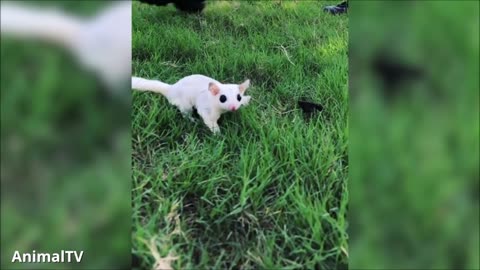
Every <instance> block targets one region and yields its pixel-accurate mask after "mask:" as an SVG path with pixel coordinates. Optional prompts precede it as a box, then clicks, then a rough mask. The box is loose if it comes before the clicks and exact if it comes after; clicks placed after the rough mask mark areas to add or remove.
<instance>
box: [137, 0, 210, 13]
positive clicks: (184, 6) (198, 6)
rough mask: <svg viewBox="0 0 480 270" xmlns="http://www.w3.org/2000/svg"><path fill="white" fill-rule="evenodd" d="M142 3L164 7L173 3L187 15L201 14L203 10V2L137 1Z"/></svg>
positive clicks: (182, 0)
mask: <svg viewBox="0 0 480 270" xmlns="http://www.w3.org/2000/svg"><path fill="white" fill-rule="evenodd" d="M139 1H140V2H142V3H146V4H150V5H156V6H166V5H168V4H170V3H173V4H174V5H175V7H176V8H177V9H179V10H181V11H184V12H188V13H198V12H202V11H203V9H204V8H205V0H139Z"/></svg>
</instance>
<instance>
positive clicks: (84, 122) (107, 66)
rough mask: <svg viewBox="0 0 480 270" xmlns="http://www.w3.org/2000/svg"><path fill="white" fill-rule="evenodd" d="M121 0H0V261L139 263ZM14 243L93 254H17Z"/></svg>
mask: <svg viewBox="0 0 480 270" xmlns="http://www.w3.org/2000/svg"><path fill="white" fill-rule="evenodd" d="M120 2H122V1H120ZM117 3H118V2H110V1H40V2H39V1H12V2H6V1H2V3H1V4H2V6H1V8H2V9H1V10H2V16H1V22H2V24H1V26H2V37H1V43H0V44H1V50H0V52H1V104H0V107H1V265H0V268H1V269H47V268H48V269H60V268H61V269H119V268H124V269H126V268H129V267H130V224H131V222H130V220H131V214H130V202H131V201H130V192H131V189H130V186H131V185H130V181H131V179H130V131H129V130H130V89H129V87H130V66H131V62H130V61H131V56H130V51H131V49H130V47H131V39H130V36H131V29H130V20H131V19H130V15H131V7H130V3H129V2H127V1H123V4H120V5H118V4H117ZM67 26H69V28H67ZM52 33H53V34H52ZM60 34H61V35H63V36H60ZM59 40H61V41H62V42H58V41H59ZM16 250H18V251H19V252H20V253H23V252H26V253H32V251H33V250H35V251H36V252H37V253H39V252H51V253H53V252H60V251H61V250H77V251H84V254H83V259H82V262H81V263H80V264H38V263H32V264H18V263H16V264H12V263H11V260H12V256H13V254H14V251H16Z"/></svg>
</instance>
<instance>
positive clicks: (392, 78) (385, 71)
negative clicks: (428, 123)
mask: <svg viewBox="0 0 480 270" xmlns="http://www.w3.org/2000/svg"><path fill="white" fill-rule="evenodd" d="M371 69H372V70H373V72H374V74H375V75H376V76H377V77H378V78H379V79H380V80H381V82H382V84H383V93H384V94H385V97H387V98H391V97H393V96H396V95H398V91H401V88H402V87H403V86H405V85H404V83H408V82H412V81H413V80H418V79H422V78H424V75H425V72H424V70H423V69H422V68H420V67H419V66H415V65H412V64H407V63H404V62H402V60H398V59H395V58H394V56H392V55H391V54H388V53H386V52H381V53H378V54H377V55H375V56H374V57H373V61H372V67H371Z"/></svg>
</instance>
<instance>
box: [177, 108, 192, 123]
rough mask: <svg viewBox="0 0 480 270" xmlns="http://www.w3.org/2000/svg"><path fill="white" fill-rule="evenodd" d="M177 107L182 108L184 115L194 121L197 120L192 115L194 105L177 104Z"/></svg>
mask: <svg viewBox="0 0 480 270" xmlns="http://www.w3.org/2000/svg"><path fill="white" fill-rule="evenodd" d="M177 108H178V110H180V112H181V113H182V115H183V117H185V118H187V119H188V120H190V121H192V122H195V118H193V117H192V112H193V108H192V107H188V106H178V105H177Z"/></svg>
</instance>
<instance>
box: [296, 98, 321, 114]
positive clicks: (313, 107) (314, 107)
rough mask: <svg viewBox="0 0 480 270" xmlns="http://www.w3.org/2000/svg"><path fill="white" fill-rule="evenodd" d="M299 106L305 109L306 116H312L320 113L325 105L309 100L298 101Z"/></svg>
mask: <svg viewBox="0 0 480 270" xmlns="http://www.w3.org/2000/svg"><path fill="white" fill-rule="evenodd" d="M298 106H299V107H300V109H301V110H302V111H303V113H304V114H305V116H306V117H311V116H312V115H313V114H315V113H320V112H321V111H322V110H323V106H322V105H320V104H316V103H313V102H308V101H302V100H299V101H298Z"/></svg>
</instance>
